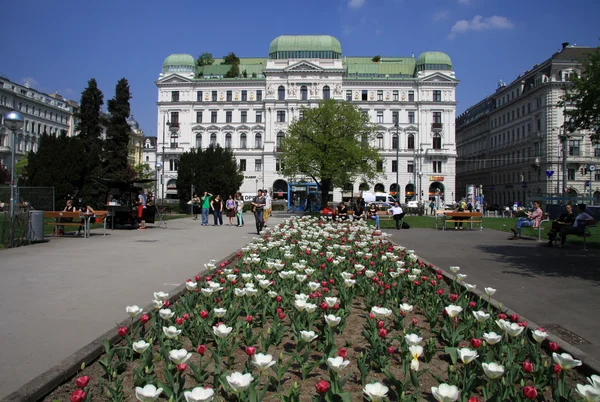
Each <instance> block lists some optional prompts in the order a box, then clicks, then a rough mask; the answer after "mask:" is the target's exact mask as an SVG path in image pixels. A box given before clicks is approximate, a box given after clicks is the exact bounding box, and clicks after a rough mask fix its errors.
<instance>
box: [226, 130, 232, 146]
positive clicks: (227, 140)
mask: <svg viewBox="0 0 600 402" xmlns="http://www.w3.org/2000/svg"><path fill="white" fill-rule="evenodd" d="M225 148H231V133H227V134H225Z"/></svg>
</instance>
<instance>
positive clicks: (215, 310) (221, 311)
mask: <svg viewBox="0 0 600 402" xmlns="http://www.w3.org/2000/svg"><path fill="white" fill-rule="evenodd" d="M226 312H227V310H226V309H224V308H220V307H215V308H213V314H214V315H215V317H217V318H221V317H223V316H224V315H225V313H226Z"/></svg>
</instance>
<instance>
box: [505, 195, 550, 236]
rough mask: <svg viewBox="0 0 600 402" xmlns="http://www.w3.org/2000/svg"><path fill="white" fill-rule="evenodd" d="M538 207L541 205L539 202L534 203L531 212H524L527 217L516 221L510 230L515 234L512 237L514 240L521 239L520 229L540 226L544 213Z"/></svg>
mask: <svg viewBox="0 0 600 402" xmlns="http://www.w3.org/2000/svg"><path fill="white" fill-rule="evenodd" d="M540 205H541V204H540V202H539V201H534V202H533V212H526V213H525V214H526V215H527V217H526V218H519V219H517V224H516V225H515V227H514V228H511V229H510V230H512V232H513V233H514V234H515V236H514V238H515V239H518V238H520V237H521V228H522V227H526V228H530V227H534V228H537V227H539V226H540V222H541V221H542V216H544V213H543V212H542V209H541V208H540Z"/></svg>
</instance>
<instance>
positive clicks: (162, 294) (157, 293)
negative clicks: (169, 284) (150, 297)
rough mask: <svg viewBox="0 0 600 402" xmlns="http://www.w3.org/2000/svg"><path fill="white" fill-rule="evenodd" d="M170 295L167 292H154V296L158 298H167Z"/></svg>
mask: <svg viewBox="0 0 600 402" xmlns="http://www.w3.org/2000/svg"><path fill="white" fill-rule="evenodd" d="M168 297H169V294H168V293H165V292H154V298H155V299H156V300H165V299H167V298H168Z"/></svg>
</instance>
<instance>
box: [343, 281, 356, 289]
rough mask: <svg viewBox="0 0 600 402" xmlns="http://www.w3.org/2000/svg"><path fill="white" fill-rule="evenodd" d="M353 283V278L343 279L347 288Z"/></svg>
mask: <svg viewBox="0 0 600 402" xmlns="http://www.w3.org/2000/svg"><path fill="white" fill-rule="evenodd" d="M355 283H356V281H355V280H354V279H344V285H345V286H346V287H347V288H351V287H353V286H354V284H355Z"/></svg>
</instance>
